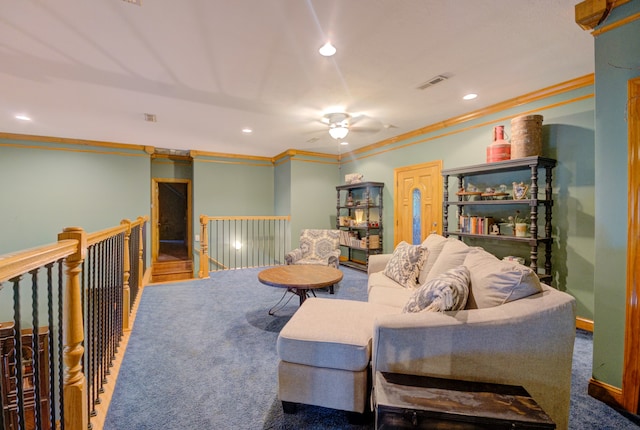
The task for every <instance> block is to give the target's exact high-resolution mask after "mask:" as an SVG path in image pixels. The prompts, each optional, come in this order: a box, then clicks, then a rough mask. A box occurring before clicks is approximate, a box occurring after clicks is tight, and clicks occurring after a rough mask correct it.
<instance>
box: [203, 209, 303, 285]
mask: <svg viewBox="0 0 640 430" xmlns="http://www.w3.org/2000/svg"><path fill="white" fill-rule="evenodd" d="M290 221H291V216H289V215H286V216H221V217H214V216H207V215H200V250H199V257H200V262H199V270H198V277H199V278H208V277H209V271H210V265H209V263H210V262H211V263H213V264H214V265H215V267H216V270H217V269H222V270H227V269H230V268H246V267H261V266H266V265H273V264H283V263H284V256H285V254H286V252H287V250H288V249H289V247H290V236H291V235H290V232H289V222H290ZM212 223H215V227H214V228H210V224H212ZM210 242H213V243H214V244H215V245H216V247H215V249H212V246H210ZM225 242H226V243H225ZM220 245H222V246H223V247H224V249H222V251H221V252H220V255H219V256H218V255H217V253H218V248H219V246H220ZM244 248H247V249H248V250H247V251H246V252H245V251H242V249H244ZM232 249H233V252H234V253H238V252H239V253H240V258H239V260H240V262H239V263H238V261H237V260H238V258H236V257H237V255H235V254H234V255H231V250H232ZM212 251H215V252H216V256H215V257H214V256H212V255H211V254H212ZM225 251H227V253H225ZM225 260H227V261H225Z"/></svg>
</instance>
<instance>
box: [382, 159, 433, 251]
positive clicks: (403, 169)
mask: <svg viewBox="0 0 640 430" xmlns="http://www.w3.org/2000/svg"><path fill="white" fill-rule="evenodd" d="M442 164H443V163H442V160H433V161H427V162H426V163H420V164H412V165H410V166H403V167H398V168H396V169H393V219H394V220H395V223H394V225H393V245H394V247H395V246H396V245H397V244H398V235H399V233H398V229H397V228H396V227H397V223H398V221H397V220H398V219H399V217H400V205H399V203H398V200H399V199H398V197H399V196H398V176H399V173H402V172H407V171H410V170H418V169H423V168H425V167H427V168H428V167H436V168H437V170H438V184H437V187H436V189H437V191H436V193H437V195H436V196H435V198H437V200H438V202H439V203H437V205H438V206H437V207H438V208H439V210H438V214H439V219H440V222H439V223H438V228H437V231H439V232H440V233H442V199H443V195H444V193H443V185H442Z"/></svg>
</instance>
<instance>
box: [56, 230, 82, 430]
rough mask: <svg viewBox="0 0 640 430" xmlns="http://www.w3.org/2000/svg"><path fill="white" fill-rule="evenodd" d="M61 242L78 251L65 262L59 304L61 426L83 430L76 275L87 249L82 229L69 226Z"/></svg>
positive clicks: (78, 299)
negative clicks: (73, 244) (69, 242)
mask: <svg viewBox="0 0 640 430" xmlns="http://www.w3.org/2000/svg"><path fill="white" fill-rule="evenodd" d="M65 239H74V240H77V241H78V249H77V251H76V253H75V254H72V255H70V256H68V257H67V259H66V260H65V265H66V267H67V270H66V278H67V279H66V281H67V282H66V285H65V291H64V305H63V306H64V307H63V344H64V346H63V361H64V383H63V385H64V387H63V396H64V426H65V429H67V430H85V429H86V428H87V426H88V425H89V415H88V411H87V379H86V376H85V374H84V372H83V369H82V356H83V355H84V348H83V347H82V342H83V341H84V324H83V322H82V291H81V284H80V274H81V273H82V262H83V260H84V257H85V254H86V250H87V236H86V233H85V232H84V230H83V229H81V228H79V227H69V228H66V229H64V231H63V232H62V233H60V234H59V235H58V240H65Z"/></svg>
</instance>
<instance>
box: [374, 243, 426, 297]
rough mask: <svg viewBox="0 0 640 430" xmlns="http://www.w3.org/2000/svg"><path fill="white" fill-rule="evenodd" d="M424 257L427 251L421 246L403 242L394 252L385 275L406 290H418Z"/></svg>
mask: <svg viewBox="0 0 640 430" xmlns="http://www.w3.org/2000/svg"><path fill="white" fill-rule="evenodd" d="M424 257H425V250H424V249H423V248H422V247H421V246H420V245H410V244H408V243H407V242H405V241H402V242H400V243H399V244H398V246H396V249H394V250H393V255H392V256H391V259H390V260H389V262H388V263H387V265H386V267H385V268H384V274H385V275H386V276H388V277H389V278H391V279H393V280H394V281H396V282H397V283H399V284H400V285H402V286H403V287H405V288H416V286H417V282H418V274H419V273H420V269H421V268H422V265H423V264H424Z"/></svg>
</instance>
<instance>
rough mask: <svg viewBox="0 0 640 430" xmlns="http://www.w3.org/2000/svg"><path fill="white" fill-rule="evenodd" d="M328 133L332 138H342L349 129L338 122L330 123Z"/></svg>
mask: <svg viewBox="0 0 640 430" xmlns="http://www.w3.org/2000/svg"><path fill="white" fill-rule="evenodd" d="M329 134H330V135H331V137H333V138H334V139H344V138H345V137H347V134H349V129H348V128H347V127H344V126H342V125H339V124H332V126H331V127H330V128H329Z"/></svg>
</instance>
